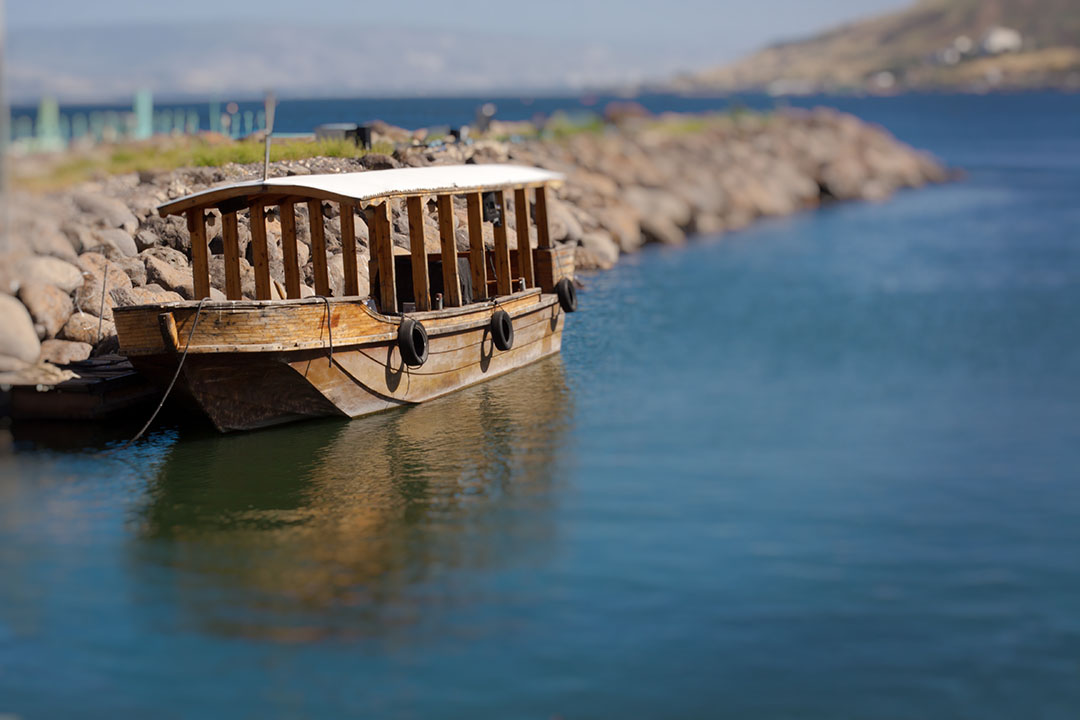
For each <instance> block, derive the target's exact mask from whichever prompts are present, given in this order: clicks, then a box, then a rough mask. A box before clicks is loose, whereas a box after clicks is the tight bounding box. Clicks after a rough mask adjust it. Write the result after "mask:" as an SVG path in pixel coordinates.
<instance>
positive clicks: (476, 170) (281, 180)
mask: <svg viewBox="0 0 1080 720" xmlns="http://www.w3.org/2000/svg"><path fill="white" fill-rule="evenodd" d="M562 179H563V175H562V174H560V173H556V172H551V171H549V170H541V169H539V168H533V167H524V166H521V165H436V166H432V167H421V168H397V169H393V170H369V171H367V172H354V173H337V174H332V175H292V176H289V177H276V178H269V179H267V180H266V181H263V180H247V181H244V182H238V183H231V184H228V185H221V186H218V187H216V188H211V189H209V190H203V191H202V192H197V193H193V194H191V195H187V196H185V197H182V198H177V199H176V200H170V201H169V202H167V203H163V204H161V205H160V206H158V212H159V213H161V215H162V216H165V215H169V214H172V213H179V212H183V211H184V210H187V209H189V208H193V207H199V206H202V205H212V204H214V203H217V202H221V201H223V200H229V199H231V198H238V197H245V196H252V197H255V196H258V195H261V194H275V195H280V194H292V193H295V194H298V195H302V196H304V195H310V196H312V197H322V196H329V197H332V198H335V199H339V200H358V201H363V200H372V199H375V198H383V197H393V196H400V195H419V194H437V193H465V192H478V191H481V190H497V189H500V188H508V187H521V186H526V185H541V184H545V183H556V182H561V181H562Z"/></svg>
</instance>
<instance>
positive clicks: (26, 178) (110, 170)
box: [14, 138, 394, 190]
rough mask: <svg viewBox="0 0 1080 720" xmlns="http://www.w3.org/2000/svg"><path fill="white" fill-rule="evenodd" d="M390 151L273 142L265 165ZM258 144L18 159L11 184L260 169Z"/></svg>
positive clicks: (133, 147) (187, 143) (200, 143)
mask: <svg viewBox="0 0 1080 720" xmlns="http://www.w3.org/2000/svg"><path fill="white" fill-rule="evenodd" d="M393 151H394V147H393V145H391V144H390V143H386V142H380V143H375V145H374V146H373V147H372V148H371V149H370V150H366V149H364V148H362V147H358V146H356V145H355V144H354V143H353V142H351V141H349V140H319V141H315V140H276V141H274V142H273V143H272V144H271V146H270V160H271V161H274V162H277V161H292V160H305V159H307V158H313V157H333V158H359V157H363V156H364V155H367V154H368V153H385V154H389V153H392V152H393ZM264 152H265V148H264V146H263V144H262V143H261V142H252V141H236V142H216V143H214V142H208V141H206V140H204V139H201V138H181V139H177V140H175V141H172V140H170V141H167V142H162V141H160V140H156V141H153V142H148V143H131V144H128V145H120V146H113V147H109V148H105V147H99V148H94V149H93V150H89V151H86V152H84V153H80V154H67V155H56V156H37V157H33V158H23V159H21V160H20V162H19V163H18V164H17V165H16V167H15V168H14V170H15V172H14V179H15V184H16V185H18V186H19V187H22V188H26V189H30V190H56V189H60V188H64V187H67V186H69V185H73V184H76V183H80V182H85V181H86V180H90V179H93V178H95V177H100V176H102V175H121V174H124V173H130V172H138V171H141V170H146V171H150V170H154V171H166V170H175V169H176V168H182V167H193V166H194V167H219V166H221V165H226V164H228V163H239V164H249V163H260V162H262V161H263V154H264Z"/></svg>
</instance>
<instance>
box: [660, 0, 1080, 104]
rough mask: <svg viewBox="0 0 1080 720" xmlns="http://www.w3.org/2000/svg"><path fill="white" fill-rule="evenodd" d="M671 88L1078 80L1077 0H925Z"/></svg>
mask: <svg viewBox="0 0 1080 720" xmlns="http://www.w3.org/2000/svg"><path fill="white" fill-rule="evenodd" d="M673 85H674V86H675V87H676V89H680V90H688V91H706V90H711V91H734V90H769V91H772V92H775V93H800V92H815V91H863V90H869V91H878V92H892V91H897V90H903V89H936V88H964V89H975V90H983V89H994V88H1030V87H1074V88H1075V87H1080V0H921V1H920V2H917V3H916V4H915V5H913V6H912V7H910V8H908V9H907V10H903V11H900V12H897V13H893V14H890V15H885V16H882V17H877V18H872V19H869V20H864V21H860V22H856V23H852V24H850V25H846V26H843V27H839V28H837V29H835V30H830V31H828V32H825V33H822V34H820V35H817V36H815V37H811V38H808V39H804V40H798V41H794V42H785V43H781V44H778V45H774V46H772V47H769V48H766V49H764V50H761V51H759V52H757V53H754V54H753V55H751V56H749V57H747V58H745V59H743V60H741V61H739V62H737V63H735V64H733V65H728V66H723V67H719V68H715V69H710V70H706V71H704V72H701V73H697V74H694V75H687V76H683V77H680V78H677V79H676V80H675V81H674V82H673Z"/></svg>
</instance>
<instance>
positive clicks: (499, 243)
mask: <svg viewBox="0 0 1080 720" xmlns="http://www.w3.org/2000/svg"><path fill="white" fill-rule="evenodd" d="M495 208H496V211H497V213H498V216H499V224H498V225H496V226H495V227H494V228H493V229H494V231H495V292H496V294H498V295H509V294H510V293H511V292H513V290H512V289H511V287H512V285H513V282H512V280H511V278H510V246H509V245H508V244H507V242H506V196H505V195H504V194H503V191H502V190H496V191H495Z"/></svg>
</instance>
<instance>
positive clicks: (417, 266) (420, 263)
mask: <svg viewBox="0 0 1080 720" xmlns="http://www.w3.org/2000/svg"><path fill="white" fill-rule="evenodd" d="M405 204H406V205H407V206H408V210H409V252H410V253H411V254H412V277H413V297H414V299H415V300H416V309H417V310H430V309H431V288H430V285H429V283H428V263H427V248H426V247H425V246H424V205H423V198H421V197H420V196H419V195H412V196H410V197H408V198H406V199H405Z"/></svg>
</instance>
